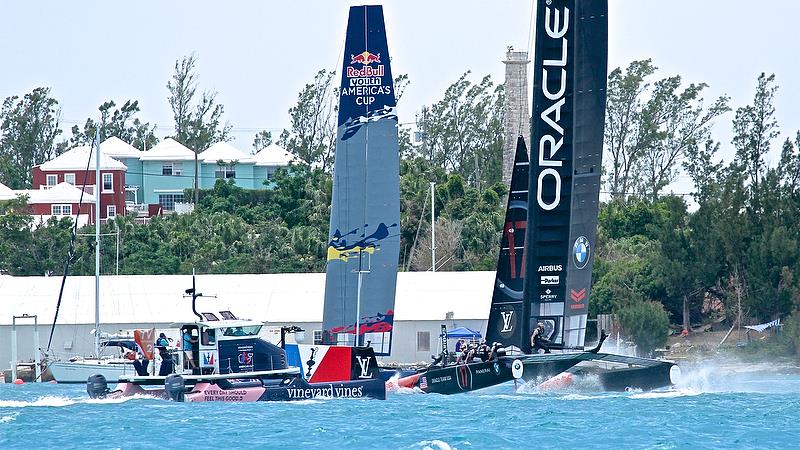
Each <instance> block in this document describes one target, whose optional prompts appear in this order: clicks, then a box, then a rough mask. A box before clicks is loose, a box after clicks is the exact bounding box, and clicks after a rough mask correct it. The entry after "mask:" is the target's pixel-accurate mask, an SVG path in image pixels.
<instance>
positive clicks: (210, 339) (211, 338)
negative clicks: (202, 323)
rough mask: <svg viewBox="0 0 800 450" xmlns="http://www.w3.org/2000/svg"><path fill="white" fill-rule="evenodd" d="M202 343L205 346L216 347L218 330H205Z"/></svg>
mask: <svg viewBox="0 0 800 450" xmlns="http://www.w3.org/2000/svg"><path fill="white" fill-rule="evenodd" d="M200 343H201V344H203V345H214V344H216V343H217V335H216V330H215V329H214V328H203V331H202V332H201V333H200Z"/></svg>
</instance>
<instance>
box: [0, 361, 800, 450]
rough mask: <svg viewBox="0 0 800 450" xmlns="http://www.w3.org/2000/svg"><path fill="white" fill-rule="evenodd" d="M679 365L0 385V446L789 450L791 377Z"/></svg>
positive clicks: (798, 395)
mask: <svg viewBox="0 0 800 450" xmlns="http://www.w3.org/2000/svg"><path fill="white" fill-rule="evenodd" d="M744 369H746V367H739V368H735V369H731V368H725V369H721V368H713V367H705V368H696V369H691V370H687V369H684V378H683V380H682V381H681V382H680V383H679V384H678V385H677V386H676V387H675V388H673V389H670V390H663V391H654V392H627V393H600V392H595V390H594V389H593V386H592V380H582V382H581V383H580V384H579V386H577V387H575V388H573V389H571V390H569V391H562V392H547V393H543V392H537V391H536V389H532V388H527V387H525V388H523V389H521V390H520V392H514V386H513V384H507V385H502V386H496V387H494V388H491V389H488V390H484V391H479V392H475V393H470V394H463V395H453V396H441V395H436V394H429V395H425V394H418V393H413V392H402V393H394V394H392V395H390V396H389V399H388V400H386V401H383V402H382V401H377V400H344V399H332V400H309V401H303V402H296V403H247V404H219V403H216V404H213V403H208V404H178V403H170V402H167V401H164V400H155V399H151V398H131V399H125V400H113V401H112V400H89V399H87V397H86V394H85V391H84V389H85V388H84V386H81V385H55V384H26V385H22V386H15V385H11V384H5V385H3V384H0V448H3V449H16V448H124V449H139V448H145V449H149V448H152V449H156V448H190V447H199V448H204V449H207V448H287V449H297V448H326V449H328V448H334V449H336V448H347V449H359V448H381V449H384V448H386V449H393V448H397V449H424V448H432V449H448V448H458V449H479V448H532V447H539V448H576V447H592V448H752V447H757V448H798V446H800V374H798V373H797V372H795V373H792V372H791V371H789V372H786V371H784V372H783V373H780V372H776V371H774V370H772V371H760V370H752V368H750V369H748V370H744Z"/></svg>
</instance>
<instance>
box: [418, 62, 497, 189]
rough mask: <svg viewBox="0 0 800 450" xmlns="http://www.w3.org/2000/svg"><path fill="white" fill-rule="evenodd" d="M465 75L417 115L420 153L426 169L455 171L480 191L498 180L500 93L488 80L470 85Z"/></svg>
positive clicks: (488, 77)
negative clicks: (426, 165) (420, 138)
mask: <svg viewBox="0 0 800 450" xmlns="http://www.w3.org/2000/svg"><path fill="white" fill-rule="evenodd" d="M469 74H470V72H469V71H467V72H465V73H464V74H463V75H462V76H461V77H460V78H459V79H458V80H457V81H456V82H455V83H453V84H452V85H450V86H449V87H448V88H447V90H446V91H445V93H444V98H443V99H442V100H440V101H438V102H436V103H434V104H433V105H431V106H430V107H423V109H422V111H421V112H420V114H418V115H417V126H418V128H420V129H421V130H422V133H423V137H424V144H423V145H422V147H421V148H420V149H419V152H420V154H421V155H422V156H424V157H425V158H426V159H428V161H430V163H431V165H433V166H437V167H441V168H443V169H444V170H446V171H448V172H454V173H458V174H460V175H461V176H462V177H463V178H464V179H465V180H467V182H468V183H470V184H471V185H473V186H474V187H476V188H477V189H478V190H481V189H482V188H483V187H484V186H491V185H493V184H495V183H497V182H499V181H501V180H502V171H503V111H504V110H503V99H504V92H503V85H502V84H501V85H497V86H495V85H494V83H492V81H491V77H490V76H488V75H487V76H485V77H483V79H481V81H480V82H479V83H478V84H473V83H472V82H470V81H469V80H468V79H467V77H468V76H469Z"/></svg>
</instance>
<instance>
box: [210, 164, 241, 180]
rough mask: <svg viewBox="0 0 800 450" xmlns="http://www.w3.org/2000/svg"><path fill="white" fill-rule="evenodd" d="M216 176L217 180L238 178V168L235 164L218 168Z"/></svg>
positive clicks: (215, 172)
mask: <svg viewBox="0 0 800 450" xmlns="http://www.w3.org/2000/svg"><path fill="white" fill-rule="evenodd" d="M214 176H215V177H216V178H236V168H235V167H234V165H233V164H226V165H223V166H217V169H216V170H215V171H214Z"/></svg>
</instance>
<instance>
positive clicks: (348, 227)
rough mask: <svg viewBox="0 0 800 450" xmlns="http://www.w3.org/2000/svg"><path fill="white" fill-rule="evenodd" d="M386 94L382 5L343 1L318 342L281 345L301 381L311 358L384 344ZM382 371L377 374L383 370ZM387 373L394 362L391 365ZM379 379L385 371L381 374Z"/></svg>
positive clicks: (395, 233)
mask: <svg viewBox="0 0 800 450" xmlns="http://www.w3.org/2000/svg"><path fill="white" fill-rule="evenodd" d="M395 106H396V99H395V95H394V82H393V79H392V69H391V65H390V64H389V47H388V44H387V39H386V27H385V24H384V19H383V7H382V6H354V7H351V8H350V12H349V17H348V22H347V36H346V40H345V45H344V60H343V61H342V76H341V85H340V97H339V116H338V128H337V140H336V155H335V162H334V171H333V192H332V203H331V217H330V231H329V240H328V247H327V252H326V257H327V266H326V275H325V303H324V309H323V319H322V322H323V323H322V336H321V338H322V339H321V343H316V344H315V345H296V344H290V345H289V346H288V347H287V352H288V354H289V360H290V363H291V364H293V365H297V366H298V367H301V368H302V369H303V370H304V371H305V372H306V374H307V375H308V376H309V378H310V379H311V380H320V381H322V380H331V379H336V378H337V377H339V376H341V375H345V374H346V375H347V376H349V373H350V371H349V369H348V368H346V367H345V366H343V368H342V370H341V374H340V375H336V374H332V373H328V372H326V371H321V370H320V368H321V367H322V364H320V363H321V362H324V361H326V360H329V361H335V360H336V359H343V360H344V361H350V357H349V356H348V355H349V354H350V353H351V352H357V351H361V350H359V349H364V348H367V347H369V348H370V349H372V351H374V353H375V355H377V356H388V355H390V354H391V350H392V333H393V328H394V303H395V290H396V285H397V262H398V259H399V256H400V232H399V229H398V228H399V225H398V224H399V223H400V155H399V148H398V140H397V114H396V112H395ZM382 373H387V372H383V371H382ZM391 373H394V370H392V371H391ZM387 377H388V376H387Z"/></svg>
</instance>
